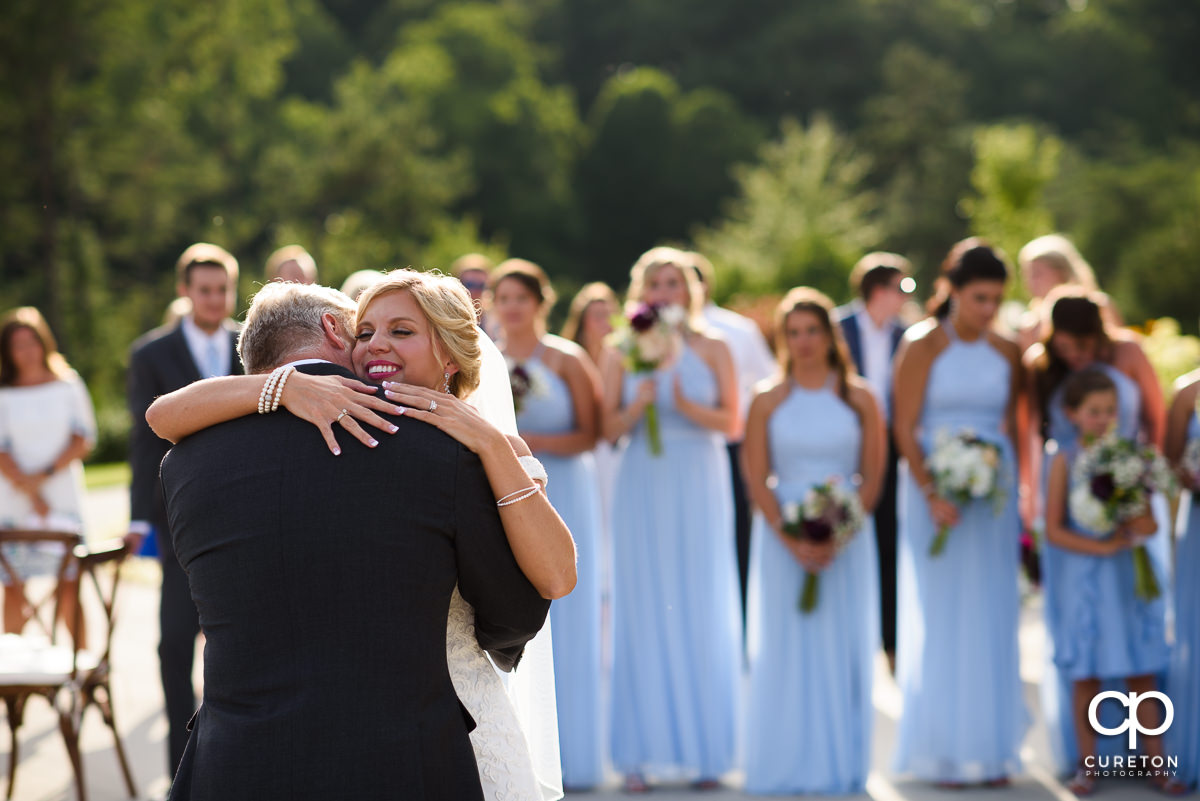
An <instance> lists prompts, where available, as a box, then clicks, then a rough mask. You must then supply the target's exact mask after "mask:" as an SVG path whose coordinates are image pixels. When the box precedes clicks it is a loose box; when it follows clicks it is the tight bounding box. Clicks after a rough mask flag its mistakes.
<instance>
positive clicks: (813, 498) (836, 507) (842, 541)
mask: <svg viewBox="0 0 1200 801" xmlns="http://www.w3.org/2000/svg"><path fill="white" fill-rule="evenodd" d="M862 526H863V508H862V503H861V502H860V501H859V499H858V493H857V492H854V491H853V490H852V489H848V488H846V487H843V486H842V485H841V483H840V482H839V481H838V480H837V479H836V478H830V479H828V480H827V481H825V482H824V483H823V484H818V485H816V486H815V487H813V488H812V489H810V490H809V491H808V493H807V494H806V495H805V496H804V503H803V504H798V503H788V504H784V506H783V533H784V534H787V535H788V536H789V537H792V538H793V539H797V540H807V541H809V542H815V543H826V542H833V544H834V547H835V548H836V549H837V550H841V549H842V548H843V547H845V545H846V543H847V542H849V541H850V539H851V538H852V537H853V536H854V535H855V534H856V533H857V532H858V530H859V529H861V528H862ZM820 582H821V577H820V576H819V575H818V574H816V573H808V574H807V575H806V576H805V577H804V589H803V590H802V591H801V592H800V611H801V612H803V613H804V614H806V615H807V614H808V613H809V612H812V611H813V610H814V609H816V608H817V596H818V593H819V592H820Z"/></svg>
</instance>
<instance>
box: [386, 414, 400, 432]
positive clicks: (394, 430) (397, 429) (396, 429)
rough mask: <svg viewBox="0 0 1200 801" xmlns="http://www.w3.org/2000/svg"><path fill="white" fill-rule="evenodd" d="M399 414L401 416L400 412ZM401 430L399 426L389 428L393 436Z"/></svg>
mask: <svg viewBox="0 0 1200 801" xmlns="http://www.w3.org/2000/svg"><path fill="white" fill-rule="evenodd" d="M397 414H399V412H397ZM399 430H400V426H397V425H392V426H388V431H390V432H391V433H393V434H395V433H396V432H397V431H399Z"/></svg>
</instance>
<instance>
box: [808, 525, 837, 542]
mask: <svg viewBox="0 0 1200 801" xmlns="http://www.w3.org/2000/svg"><path fill="white" fill-rule="evenodd" d="M804 535H805V536H806V537H807V538H808V539H810V540H812V541H813V542H829V541H830V540H832V539H833V526H831V525H830V524H829V523H828V522H827V521H825V520H805V521H804Z"/></svg>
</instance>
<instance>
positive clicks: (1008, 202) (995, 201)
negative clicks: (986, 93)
mask: <svg viewBox="0 0 1200 801" xmlns="http://www.w3.org/2000/svg"><path fill="white" fill-rule="evenodd" d="M1061 153H1062V143H1061V142H1060V141H1059V140H1058V139H1057V138H1055V137H1053V136H1041V135H1039V134H1038V132H1037V131H1036V130H1035V129H1034V127H1033V126H1032V125H1016V126H1004V125H995V126H989V127H984V128H980V129H979V130H977V131H976V132H975V167H974V168H973V169H972V170H971V186H972V189H973V190H974V193H973V194H972V195H970V196H968V197H966V198H964V199H963V202H962V205H963V208H964V209H965V210H966V212H967V215H968V217H969V218H970V221H971V233H973V234H975V235H977V236H982V237H985V238H986V239H988V240H989V241H991V242H992V244H994V245H997V246H999V247H1000V248H1002V249H1003V250H1004V251H1006V252H1007V254H1008V255H1009V257H1010V258H1016V255H1017V252H1018V251H1019V250H1020V249H1021V247H1022V246H1023V245H1024V244H1025V243H1026V242H1028V241H1029V240H1031V239H1033V238H1034V237H1038V236H1041V235H1042V234H1046V233H1050V232H1052V231H1054V230H1055V225H1054V215H1053V214H1052V213H1051V211H1050V209H1049V208H1048V207H1047V205H1046V201H1045V196H1046V187H1047V186H1048V185H1049V184H1050V182H1051V181H1053V180H1054V178H1055V176H1056V175H1057V173H1058V165H1059V157H1060V156H1061Z"/></svg>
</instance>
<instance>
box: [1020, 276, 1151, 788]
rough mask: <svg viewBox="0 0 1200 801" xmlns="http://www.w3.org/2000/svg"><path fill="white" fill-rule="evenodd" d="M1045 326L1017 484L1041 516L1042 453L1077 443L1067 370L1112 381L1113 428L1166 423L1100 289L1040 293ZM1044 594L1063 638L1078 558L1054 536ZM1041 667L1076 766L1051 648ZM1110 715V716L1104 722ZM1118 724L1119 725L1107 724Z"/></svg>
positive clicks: (1066, 767)
mask: <svg viewBox="0 0 1200 801" xmlns="http://www.w3.org/2000/svg"><path fill="white" fill-rule="evenodd" d="M1045 302H1046V306H1047V308H1049V310H1050V311H1049V318H1048V320H1049V326H1048V329H1047V331H1046V334H1045V338H1044V339H1043V341H1042V342H1041V343H1039V344H1037V345H1034V346H1033V347H1032V348H1030V349H1029V350H1028V351H1026V352H1025V355H1024V362H1025V366H1026V369H1027V375H1028V382H1027V385H1028V386H1029V388H1030V392H1029V393H1028V399H1029V400H1028V403H1027V406H1028V412H1027V414H1028V419H1029V424H1028V426H1027V434H1026V436H1027V438H1028V443H1029V444H1028V447H1027V448H1026V453H1025V457H1026V462H1025V463H1024V464H1023V465H1022V468H1023V469H1022V473H1023V476H1022V484H1023V485H1024V486H1026V487H1028V488H1029V489H1027V490H1026V492H1027V495H1028V497H1030V498H1031V499H1032V500H1033V501H1034V506H1033V509H1032V512H1033V514H1034V515H1035V519H1036V516H1039V513H1040V507H1041V506H1042V503H1041V499H1042V498H1043V497H1044V496H1045V488H1046V481H1045V476H1044V475H1043V474H1044V473H1045V472H1047V471H1046V470H1044V469H1043V463H1045V464H1048V463H1049V462H1048V461H1047V460H1046V459H1045V458H1044V454H1045V453H1050V452H1056V451H1059V450H1067V451H1070V450H1072V449H1074V448H1075V444H1076V432H1075V427H1074V426H1073V425H1072V424H1071V421H1070V420H1069V419H1067V413H1066V410H1065V409H1064V408H1063V397H1062V396H1063V385H1064V382H1065V381H1066V379H1067V377H1068V376H1069V375H1071V374H1072V373H1075V372H1077V371H1080V370H1084V369H1088V368H1095V369H1099V370H1101V371H1103V372H1104V373H1105V374H1106V375H1107V376H1108V377H1109V378H1110V379H1112V381H1113V383H1114V384H1115V385H1116V387H1117V433H1118V434H1119V435H1120V436H1122V437H1126V438H1128V439H1138V440H1141V441H1143V442H1146V443H1149V444H1152V445H1155V446H1158V447H1161V446H1162V444H1163V438H1164V433H1165V430H1166V411H1165V406H1164V403H1163V394H1162V388H1161V386H1160V385H1159V383H1158V377H1157V375H1156V374H1155V372H1154V367H1153V366H1152V365H1151V364H1150V360H1149V359H1148V358H1147V357H1146V353H1145V351H1144V350H1143V349H1142V346H1141V345H1140V344H1139V343H1138V341H1137V340H1136V338H1135V337H1134V335H1132V334H1131V333H1129V332H1126V331H1123V330H1121V329H1116V328H1112V327H1111V326H1109V325H1108V324H1107V322H1106V319H1107V318H1108V316H1109V315H1108V314H1107V313H1106V312H1105V306H1106V303H1107V300H1106V299H1105V298H1104V296H1103V295H1100V294H1099V293H1096V292H1089V291H1088V290H1086V289H1083V288H1080V287H1072V286H1063V287H1059V288H1057V289H1055V290H1053V291H1052V292H1051V293H1050V294H1049V295H1048V296H1047V297H1046V301H1045ZM1151 510H1152V511H1153V512H1154V517H1155V520H1156V521H1157V522H1158V533H1157V534H1156V535H1155V536H1153V537H1152V538H1151V539H1150V541H1149V542H1147V543H1146V545H1147V550H1148V551H1149V553H1150V557H1151V560H1152V561H1153V562H1154V566H1155V572H1156V573H1157V574H1158V577H1159V580H1160V583H1161V584H1162V585H1163V587H1164V588H1165V587H1166V586H1167V576H1168V570H1167V566H1168V564H1169V560H1170V540H1169V538H1168V536H1167V532H1168V529H1169V526H1168V525H1167V522H1168V517H1169V512H1168V511H1167V509H1166V499H1165V498H1162V497H1161V496H1157V495H1156V496H1155V497H1153V498H1152V499H1151ZM1041 556H1042V559H1041V562H1042V595H1043V602H1044V609H1045V615H1046V634H1047V636H1048V638H1049V639H1050V642H1051V643H1052V644H1053V643H1056V642H1063V641H1064V639H1063V632H1064V631H1065V629H1064V627H1063V625H1061V620H1060V618H1061V616H1062V614H1063V610H1066V609H1069V608H1070V601H1071V599H1070V598H1069V597H1065V596H1064V595H1063V594H1062V593H1060V591H1059V588H1060V587H1062V586H1063V585H1064V581H1065V575H1066V574H1067V573H1068V572H1070V571H1073V570H1074V569H1075V568H1074V563H1075V562H1077V561H1078V557H1076V556H1075V555H1073V554H1071V553H1070V552H1069V551H1066V550H1064V549H1063V548H1060V547H1058V546H1056V545H1053V544H1052V543H1049V542H1046V543H1043V545H1042V554H1041ZM1047 655H1048V657H1049V658H1048V659H1047V662H1046V664H1045V665H1044V670H1043V674H1042V687H1041V695H1042V699H1041V700H1042V707H1043V711H1044V715H1045V718H1046V726H1047V729H1048V731H1049V736H1050V747H1051V754H1052V757H1053V759H1054V762H1055V764H1056V767H1057V768H1058V769H1059V771H1060V772H1062V773H1064V774H1067V773H1070V772H1072V771H1074V768H1075V766H1076V765H1077V764H1078V763H1079V760H1080V758H1081V757H1082V756H1086V755H1081V754H1079V753H1077V751H1078V749H1077V746H1076V742H1077V737H1076V732H1075V726H1074V723H1073V712H1072V706H1071V683H1070V681H1069V680H1068V679H1067V678H1066V677H1065V676H1064V675H1062V673H1061V672H1060V670H1059V668H1058V665H1057V664H1056V663H1055V661H1054V658H1053V647H1051V648H1049V649H1047ZM1103 689H1105V690H1120V691H1124V689H1125V686H1124V682H1120V681H1117V682H1106V683H1105V684H1104V685H1103ZM1118 712H1119V710H1117V709H1116V707H1114V706H1112V705H1111V704H1110V705H1107V706H1106V707H1102V710H1101V714H1102V715H1105V714H1107V715H1112V716H1113V717H1112V720H1114V721H1115V720H1117V718H1118V717H1119V715H1118V714H1117V713H1118ZM1103 722H1106V723H1107V722H1108V721H1103ZM1110 725H1119V724H1115V723H1113V724H1110ZM1119 739H1120V738H1104V739H1102V740H1101V741H1100V748H1101V750H1102V751H1103V752H1104V753H1107V754H1117V753H1120V754H1124V753H1125V752H1124V750H1123V749H1118V748H1117V747H1118V745H1119V743H1118V742H1117V741H1118V740H1119Z"/></svg>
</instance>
